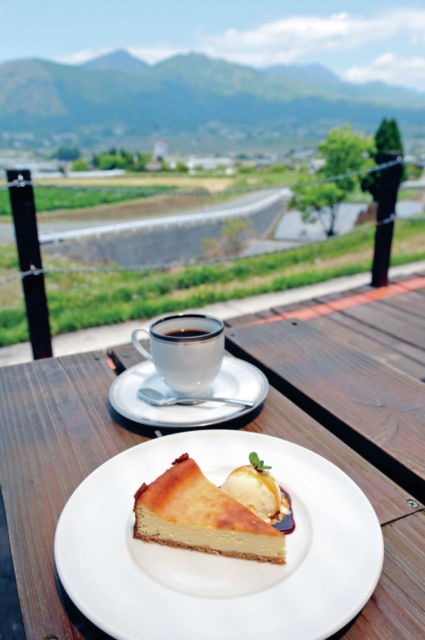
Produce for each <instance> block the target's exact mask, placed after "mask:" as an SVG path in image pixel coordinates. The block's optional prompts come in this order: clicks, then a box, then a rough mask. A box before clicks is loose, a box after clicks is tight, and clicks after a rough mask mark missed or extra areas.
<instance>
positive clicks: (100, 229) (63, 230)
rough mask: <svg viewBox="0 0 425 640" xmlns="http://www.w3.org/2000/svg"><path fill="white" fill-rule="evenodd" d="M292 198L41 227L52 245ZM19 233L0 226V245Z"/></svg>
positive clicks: (264, 195)
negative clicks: (154, 215)
mask: <svg viewBox="0 0 425 640" xmlns="http://www.w3.org/2000/svg"><path fill="white" fill-rule="evenodd" d="M282 197H283V198H286V199H287V198H289V197H290V191H289V189H270V190H267V191H256V192H253V193H249V194H246V195H244V196H241V197H238V198H235V199H234V200H231V201H227V202H222V203H219V204H216V205H214V206H211V207H203V208H202V209H198V210H195V211H190V212H187V211H182V212H177V213H174V214H172V215H168V216H161V217H154V218H143V219H137V218H136V219H131V220H125V219H121V220H112V221H108V223H107V224H105V223H103V222H92V221H88V222H81V221H78V222H55V223H52V222H46V223H44V222H40V223H39V225H38V229H39V237H40V242H42V243H44V242H51V241H54V240H61V239H71V238H76V237H90V236H96V237H98V236H99V235H104V234H110V233H120V232H121V231H132V230H133V229H134V230H136V229H140V230H142V229H146V230H151V229H160V228H166V227H169V226H178V225H185V224H188V223H189V224H190V223H191V222H194V223H196V224H198V223H199V222H201V221H202V222H203V221H205V222H211V221H214V220H219V219H220V218H227V217H232V216H246V215H250V214H252V213H253V212H255V211H256V210H257V209H258V210H260V209H261V208H267V207H268V206H269V205H270V203H271V202H275V201H277V200H278V199H279V198H282ZM14 239H15V232H14V228H13V224H10V223H3V224H0V242H13V240H14Z"/></svg>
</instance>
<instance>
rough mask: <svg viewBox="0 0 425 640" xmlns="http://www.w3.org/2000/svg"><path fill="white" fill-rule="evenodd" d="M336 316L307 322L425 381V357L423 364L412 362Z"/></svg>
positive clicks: (322, 317) (320, 317) (319, 317)
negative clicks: (339, 320) (340, 320)
mask: <svg viewBox="0 0 425 640" xmlns="http://www.w3.org/2000/svg"><path fill="white" fill-rule="evenodd" d="M335 315H337V314H332V315H329V316H318V317H317V318H312V319H311V320H306V322H307V323H308V324H311V325H312V326H313V327H316V328H317V329H320V330H321V331H324V332H325V333H327V334H328V335H329V336H331V337H332V338H334V339H338V340H341V341H342V342H344V343H345V344H347V345H350V346H351V347H354V348H355V349H358V350H359V351H362V352H363V353H367V354H368V355H370V356H372V357H373V358H376V359H377V360H379V362H382V363H383V364H386V365H389V366H391V367H395V368H396V369H398V370H399V371H402V372H403V373H406V374H407V375H409V376H412V377H413V378H416V379H417V380H422V381H424V380H425V357H424V358H423V362H422V363H419V362H417V361H415V360H412V359H411V358H409V357H407V356H405V355H404V354H402V353H400V352H398V351H396V350H394V349H391V348H389V347H388V346H387V345H384V344H382V341H378V340H376V339H374V338H373V336H368V335H366V334H367V330H366V331H365V333H364V334H362V333H361V332H359V331H358V327H356V328H355V329H354V328H353V327H349V326H347V325H346V324H343V323H341V322H338V318H336V317H334V316H335ZM338 315H339V314H338Z"/></svg>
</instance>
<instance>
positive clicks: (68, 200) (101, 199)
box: [0, 186, 174, 216]
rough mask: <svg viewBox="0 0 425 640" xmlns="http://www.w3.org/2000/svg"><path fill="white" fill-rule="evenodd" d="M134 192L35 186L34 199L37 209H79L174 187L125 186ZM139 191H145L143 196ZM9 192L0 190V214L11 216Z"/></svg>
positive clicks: (139, 196) (164, 190) (131, 198)
mask: <svg viewBox="0 0 425 640" xmlns="http://www.w3.org/2000/svg"><path fill="white" fill-rule="evenodd" d="M125 188H126V189H128V190H129V191H131V190H133V191H134V193H119V192H118V191H117V193H109V192H108V193H105V192H101V191H99V192H97V191H74V190H72V189H49V188H48V187H35V188H34V199H35V206H36V209H37V211H54V210H56V209H81V208H84V207H95V206H96V205H99V204H109V203H113V202H122V201H124V200H133V199H134V198H143V197H149V192H150V191H151V192H157V191H161V192H164V193H165V192H167V191H171V190H173V189H174V187H163V186H158V187H155V186H152V187H138V188H132V187H125ZM140 191H146V192H147V194H146V195H145V196H143V195H141V194H140ZM11 215H12V212H11V209H10V201H9V193H8V191H4V190H1V191H0V216H11Z"/></svg>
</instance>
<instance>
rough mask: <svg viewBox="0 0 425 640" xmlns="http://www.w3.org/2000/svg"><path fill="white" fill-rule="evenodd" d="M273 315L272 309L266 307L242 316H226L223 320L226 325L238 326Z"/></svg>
mask: <svg viewBox="0 0 425 640" xmlns="http://www.w3.org/2000/svg"><path fill="white" fill-rule="evenodd" d="M273 316H274V313H273V311H270V310H269V309H266V310H264V311H259V312H257V313H247V314H246V315H244V316H235V317H234V318H228V319H227V320H225V321H224V324H225V325H226V327H240V326H243V325H245V324H249V323H251V322H256V321H257V320H264V319H266V318H272V317H273Z"/></svg>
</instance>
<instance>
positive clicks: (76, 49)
mask: <svg viewBox="0 0 425 640" xmlns="http://www.w3.org/2000/svg"><path fill="white" fill-rule="evenodd" d="M318 5H320V7H318ZM116 48H127V49H129V50H130V51H131V52H132V53H133V54H134V55H137V56H138V57H141V58H143V59H145V60H147V61H149V62H151V63H153V62H156V61H158V60H160V59H163V58H165V57H169V56H171V55H174V54H176V53H179V52H188V51H199V52H203V53H206V54H207V55H210V56H212V57H217V58H224V59H227V60H230V61H234V62H239V63H241V64H247V65H250V66H255V67H262V66H267V65H272V64H289V63H299V64H304V63H311V62H319V63H321V64H324V65H325V66H327V67H329V68H330V69H332V70H333V71H335V72H336V73H338V74H339V75H341V76H342V77H344V78H345V79H347V80H350V81H353V82H366V81H368V80H378V79H380V80H384V81H386V82H388V83H390V84H398V85H401V86H408V87H411V88H416V89H419V90H421V91H425V5H424V3H422V4H418V3H411V4H410V3H409V2H407V3H402V2H400V0H386V1H385V2H383V1H382V0H374V2H370V0H369V2H367V1H366V0H356V1H355V2H354V0H334V1H330V0H323V1H322V2H321V3H318V2H317V0H315V1H313V0H302V1H301V2H299V3H294V2H290V3H289V2H276V0H274V1H273V2H272V1H271V0H261V2H258V0H255V1H254V0H243V2H241V0H226V1H223V0H216V1H215V2H209V3H205V2H202V1H200V0H196V1H195V0H179V1H178V2H176V0H173V1H171V0H161V2H155V1H152V0H151V1H150V2H146V0H137V1H136V0H128V1H127V2H122V3H120V4H118V3H117V2H111V1H110V0H104V1H103V2H102V3H101V2H93V0H73V2H69V1H68V2H66V1H65V2H64V1H63V0H62V2H57V1H56V2H53V1H52V0H37V2H34V0H31V2H30V1H29V0H21V2H20V3H15V4H11V3H7V4H6V3H5V2H4V0H0V61H6V60H14V59H18V58H28V57H41V58H48V59H54V60H58V61H62V62H66V63H69V64H73V63H78V62H81V61H84V60H86V59H89V58H91V57H95V56H96V55H99V54H100V53H102V52H106V51H109V50H113V49H116Z"/></svg>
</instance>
